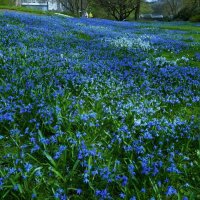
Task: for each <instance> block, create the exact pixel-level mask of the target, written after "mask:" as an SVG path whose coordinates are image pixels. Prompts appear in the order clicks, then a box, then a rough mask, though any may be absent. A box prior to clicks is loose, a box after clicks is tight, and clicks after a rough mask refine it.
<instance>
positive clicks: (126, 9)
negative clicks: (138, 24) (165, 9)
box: [93, 0, 141, 21]
mask: <svg viewBox="0 0 200 200" xmlns="http://www.w3.org/2000/svg"><path fill="white" fill-rule="evenodd" d="M93 1H94V0H93ZM95 2H96V4H97V5H98V6H101V7H102V8H104V10H105V11H106V12H107V13H108V14H109V15H111V16H112V17H114V18H115V19H116V20H118V21H123V20H125V19H127V17H129V15H130V14H131V13H132V12H133V11H134V10H135V11H137V15H138V13H139V10H138V9H140V3H141V0H124V1H120V0H111V1H110V0H97V1H95Z"/></svg>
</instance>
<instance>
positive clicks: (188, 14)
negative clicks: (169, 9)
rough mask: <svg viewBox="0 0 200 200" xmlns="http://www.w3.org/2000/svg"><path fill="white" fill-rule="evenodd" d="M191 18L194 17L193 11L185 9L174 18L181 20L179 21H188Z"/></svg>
mask: <svg viewBox="0 0 200 200" xmlns="http://www.w3.org/2000/svg"><path fill="white" fill-rule="evenodd" d="M191 16H192V9H189V8H187V7H185V8H183V9H181V10H180V11H179V12H178V14H177V15H176V16H175V17H174V18H175V19H179V20H184V21H188V20H189V19H190V17H191Z"/></svg>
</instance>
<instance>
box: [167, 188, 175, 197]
mask: <svg viewBox="0 0 200 200" xmlns="http://www.w3.org/2000/svg"><path fill="white" fill-rule="evenodd" d="M176 194H177V191H176V189H175V188H174V187H173V186H168V188H167V192H166V195H167V196H172V195H176Z"/></svg>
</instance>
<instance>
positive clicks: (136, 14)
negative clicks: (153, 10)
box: [135, 0, 142, 20]
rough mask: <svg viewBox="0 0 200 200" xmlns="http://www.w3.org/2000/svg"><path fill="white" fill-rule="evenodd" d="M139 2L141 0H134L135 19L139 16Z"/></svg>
mask: <svg viewBox="0 0 200 200" xmlns="http://www.w3.org/2000/svg"><path fill="white" fill-rule="evenodd" d="M141 2H142V0H136V6H135V20H138V19H139V16H140V8H141Z"/></svg>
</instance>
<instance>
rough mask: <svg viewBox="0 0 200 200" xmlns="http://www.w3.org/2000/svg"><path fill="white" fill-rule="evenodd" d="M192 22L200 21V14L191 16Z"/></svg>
mask: <svg viewBox="0 0 200 200" xmlns="http://www.w3.org/2000/svg"><path fill="white" fill-rule="evenodd" d="M190 21H191V22H200V14H199V15H194V16H192V17H190Z"/></svg>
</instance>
